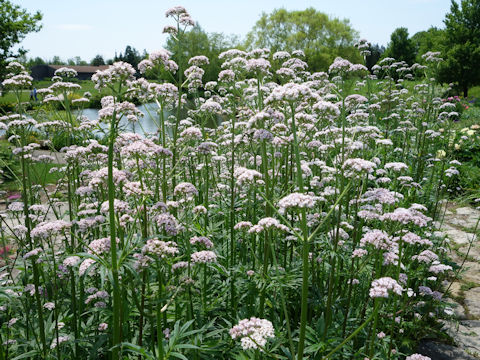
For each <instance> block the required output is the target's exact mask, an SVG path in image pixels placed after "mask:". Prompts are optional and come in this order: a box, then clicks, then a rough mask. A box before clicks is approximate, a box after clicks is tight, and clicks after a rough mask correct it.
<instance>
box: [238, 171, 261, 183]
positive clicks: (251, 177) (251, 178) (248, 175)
mask: <svg viewBox="0 0 480 360" xmlns="http://www.w3.org/2000/svg"><path fill="white" fill-rule="evenodd" d="M233 176H234V177H235V178H236V179H237V184H238V185H239V186H242V185H243V184H245V183H246V184H252V183H253V182H255V181H256V180H257V179H261V178H262V174H261V173H259V172H258V171H257V170H251V169H247V168H244V167H237V168H236V169H235V171H234V174H233Z"/></svg>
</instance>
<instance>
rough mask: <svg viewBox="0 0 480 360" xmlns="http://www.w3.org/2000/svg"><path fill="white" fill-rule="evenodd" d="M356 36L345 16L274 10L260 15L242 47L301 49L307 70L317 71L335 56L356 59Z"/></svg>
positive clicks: (328, 64) (357, 59)
mask: <svg viewBox="0 0 480 360" xmlns="http://www.w3.org/2000/svg"><path fill="white" fill-rule="evenodd" d="M357 39H358V33H357V31H355V30H354V29H353V28H352V27H351V25H350V23H349V21H348V20H346V19H344V20H340V19H337V18H330V17H329V16H328V15H326V14H324V13H322V12H319V11H317V10H315V9H314V8H308V9H305V10H300V11H287V10H286V9H276V10H273V12H272V13H271V14H266V13H263V14H262V16H261V17H260V19H259V20H258V21H257V23H256V24H255V26H254V27H253V29H252V30H251V31H250V32H249V33H248V35H247V39H246V46H247V47H248V48H253V47H262V48H263V47H267V48H270V49H271V50H272V52H275V51H279V50H285V51H293V50H297V49H301V50H303V51H304V52H305V57H306V61H307V63H308V64H309V66H310V71H321V70H326V69H327V68H328V67H329V66H330V64H331V63H332V62H333V60H334V59H335V58H336V57H337V56H341V57H343V58H345V59H348V60H350V61H352V62H360V61H361V57H360V54H359V53H358V51H357V50H356V49H355V47H354V44H355V42H356V40H357Z"/></svg>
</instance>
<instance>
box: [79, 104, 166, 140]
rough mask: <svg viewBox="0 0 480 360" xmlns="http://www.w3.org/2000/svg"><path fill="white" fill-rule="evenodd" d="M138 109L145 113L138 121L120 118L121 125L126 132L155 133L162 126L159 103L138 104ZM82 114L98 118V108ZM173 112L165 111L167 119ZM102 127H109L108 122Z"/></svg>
mask: <svg viewBox="0 0 480 360" xmlns="http://www.w3.org/2000/svg"><path fill="white" fill-rule="evenodd" d="M138 109H139V110H140V111H141V112H142V113H143V114H144V115H145V116H143V117H141V118H139V119H138V122H136V123H132V122H130V121H128V120H127V119H126V118H122V119H121V120H120V127H121V129H122V131H124V132H135V133H139V134H142V135H145V134H147V133H149V134H151V133H155V132H157V129H158V128H159V126H160V119H159V116H158V113H157V109H158V107H157V105H156V104H155V103H148V104H144V105H140V106H138ZM82 114H83V115H84V116H86V117H87V118H88V119H89V120H97V119H98V109H84V110H83V112H82ZM170 114H171V113H169V112H167V111H164V116H165V119H167V117H168V116H169V115H170ZM101 127H102V128H103V129H107V128H108V124H105V123H102V124H101Z"/></svg>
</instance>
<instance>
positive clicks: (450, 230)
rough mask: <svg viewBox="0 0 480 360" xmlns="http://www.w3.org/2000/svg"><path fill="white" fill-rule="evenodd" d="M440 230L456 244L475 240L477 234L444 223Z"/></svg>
mask: <svg viewBox="0 0 480 360" xmlns="http://www.w3.org/2000/svg"><path fill="white" fill-rule="evenodd" d="M442 231H443V232H444V233H445V234H446V235H447V236H448V237H449V238H450V240H452V241H453V242H455V243H457V244H468V243H470V241H472V240H473V241H475V240H476V238H477V236H476V235H475V234H471V233H467V232H465V231H462V230H458V229H455V228H454V227H452V226H450V225H446V224H445V225H444V226H443V227H442Z"/></svg>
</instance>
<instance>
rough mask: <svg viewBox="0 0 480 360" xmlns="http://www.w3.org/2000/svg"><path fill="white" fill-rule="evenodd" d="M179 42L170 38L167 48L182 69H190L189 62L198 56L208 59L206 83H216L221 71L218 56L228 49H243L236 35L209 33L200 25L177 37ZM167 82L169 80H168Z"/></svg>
mask: <svg viewBox="0 0 480 360" xmlns="http://www.w3.org/2000/svg"><path fill="white" fill-rule="evenodd" d="M176 36H177V37H178V41H177V40H176V39H175V38H174V37H173V36H170V37H169V38H168V39H167V44H166V46H165V48H166V49H167V50H169V51H170V52H171V53H172V59H173V60H174V61H175V62H176V63H177V64H178V65H179V67H180V68H181V69H186V68H188V66H189V65H188V60H189V59H190V58H192V57H194V56H197V55H204V56H206V57H208V59H209V62H210V63H209V64H208V65H207V66H206V67H205V75H204V79H205V81H216V80H217V79H218V74H219V73H220V71H221V70H222V69H221V60H220V59H219V58H218V55H219V54H220V53H221V52H222V51H225V50H227V49H231V48H241V46H240V41H239V39H238V38H237V37H236V36H234V35H230V36H228V35H225V34H223V33H207V32H205V31H204V30H203V29H202V27H201V26H200V25H199V24H195V26H194V27H193V28H192V29H191V30H189V31H185V32H182V33H180V34H177V35H176ZM164 75H165V74H164ZM167 80H169V79H168V78H167Z"/></svg>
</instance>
